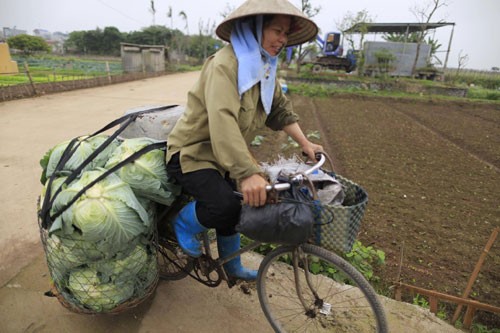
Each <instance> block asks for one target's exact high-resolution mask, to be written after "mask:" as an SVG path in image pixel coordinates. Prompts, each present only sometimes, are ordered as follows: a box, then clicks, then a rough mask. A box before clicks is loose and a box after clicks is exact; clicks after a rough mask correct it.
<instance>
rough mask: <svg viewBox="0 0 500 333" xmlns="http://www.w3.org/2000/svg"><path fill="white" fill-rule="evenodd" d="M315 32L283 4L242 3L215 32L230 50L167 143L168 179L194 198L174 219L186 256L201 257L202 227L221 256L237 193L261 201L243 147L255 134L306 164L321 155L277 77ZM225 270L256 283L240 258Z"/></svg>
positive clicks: (206, 76) (235, 215) (201, 82)
mask: <svg viewBox="0 0 500 333" xmlns="http://www.w3.org/2000/svg"><path fill="white" fill-rule="evenodd" d="M317 33H318V27H317V26H316V24H315V23H314V22H312V21H311V20H309V19H308V18H307V17H305V16H304V15H303V13H302V12H301V11H300V10H298V9H297V8H296V7H294V6H293V5H292V4H291V3H290V2H288V1H287V0H248V1H246V2H244V3H243V4H242V5H241V6H240V7H239V8H237V9H236V10H235V11H234V12H233V13H231V14H230V15H229V16H228V17H227V18H226V19H225V20H224V21H223V22H222V23H221V24H220V25H219V26H218V27H217V29H216V34H217V36H219V37H220V38H221V39H223V40H225V41H227V42H229V43H230V44H228V45H226V46H225V47H223V48H222V49H221V50H219V51H218V52H217V53H215V54H214V55H212V56H211V57H209V58H208V59H207V61H206V62H205V64H204V66H203V68H202V70H201V74H200V77H199V79H198V81H197V83H196V84H195V85H194V87H193V88H192V89H191V90H190V91H189V93H188V101H187V106H186V110H185V112H184V114H183V115H182V117H181V118H180V119H179V120H178V122H177V124H176V125H175V127H174V129H173V130H172V132H171V133H170V135H169V137H168V140H167V142H168V150H167V170H168V173H169V175H170V176H173V177H174V178H175V179H176V180H177V181H178V182H179V183H180V184H181V185H182V186H183V188H184V191H185V192H186V193H188V194H190V195H192V196H193V197H194V199H195V201H192V202H190V203H189V204H188V205H186V206H185V207H184V208H183V209H182V210H181V212H180V213H179V215H178V216H177V217H176V218H175V219H174V221H173V226H174V230H175V233H176V236H177V239H178V241H179V245H180V246H181V247H182V249H183V250H184V251H185V252H186V253H187V254H189V255H190V256H193V257H199V256H200V255H201V244H200V241H199V240H198V239H197V237H196V236H197V235H198V234H199V233H201V232H202V231H205V230H206V229H207V228H215V229H216V233H217V245H218V249H219V255H220V256H221V257H226V256H228V255H229V254H231V253H233V252H235V251H236V250H238V249H239V248H240V235H239V234H238V233H236V231H235V225H236V224H237V223H238V219H239V215H240V210H241V200H240V199H238V198H237V197H236V196H235V195H234V193H233V190H234V189H235V188H236V187H237V188H238V189H239V191H240V192H242V193H243V204H246V205H251V206H255V207H258V206H262V205H264V204H265V203H266V189H265V186H266V185H267V184H268V182H267V180H266V178H265V176H264V175H262V174H261V170H260V168H259V165H258V163H257V162H256V161H255V159H254V158H253V157H252V154H251V153H250V150H249V148H248V145H249V143H250V142H251V141H252V139H253V138H254V136H255V134H256V130H258V129H261V128H263V127H264V126H267V127H269V128H271V129H273V130H283V131H284V132H285V133H287V134H288V135H289V136H291V137H292V138H293V139H294V140H295V141H296V142H297V143H298V144H299V145H300V146H301V148H302V150H303V151H304V152H305V153H306V154H307V155H308V156H309V157H310V158H311V159H313V160H314V159H315V153H316V152H318V151H323V148H322V146H320V145H317V144H314V143H312V142H310V141H309V140H308V139H307V138H306V136H305V135H304V133H303V132H302V130H301V128H300V126H299V125H298V123H297V121H298V116H297V115H296V114H295V113H294V112H293V110H292V104H291V102H290V101H289V100H288V99H287V97H286V96H285V95H284V94H283V92H282V90H281V87H280V85H279V83H278V82H277V79H276V70H277V64H278V55H279V54H280V53H281V51H282V50H283V49H284V48H285V47H286V46H293V45H298V44H301V43H304V42H307V41H309V40H311V39H313V38H314V37H315V36H316V35H317ZM224 268H225V270H226V273H227V274H228V275H229V276H230V277H233V278H239V279H244V280H254V279H256V277H257V272H256V271H255V270H250V269H247V268H245V267H243V266H242V265H241V260H240V257H237V258H235V259H233V260H231V261H230V262H229V263H227V264H225V265H224Z"/></svg>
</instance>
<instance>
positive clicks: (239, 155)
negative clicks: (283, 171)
mask: <svg viewBox="0 0 500 333" xmlns="http://www.w3.org/2000/svg"><path fill="white" fill-rule="evenodd" d="M212 66H213V67H212V70H211V71H209V73H208V74H207V77H206V79H207V81H206V83H205V91H204V94H205V102H206V109H207V112H208V126H209V129H210V141H211V144H212V150H213V153H214V156H215V158H216V160H217V162H218V163H219V164H220V165H221V166H222V168H223V169H224V170H228V171H229V173H230V176H231V178H233V179H238V180H239V179H242V178H246V177H249V176H251V175H253V174H255V173H259V172H260V168H259V166H258V165H257V164H256V162H255V160H254V159H253V157H252V155H251V153H250V151H249V149H248V146H247V144H246V142H245V139H244V138H243V135H242V133H241V131H240V128H239V126H238V117H239V113H240V108H241V105H240V97H239V94H238V89H237V84H236V82H237V73H236V69H235V68H236V67H237V66H231V65H230V64H223V63H220V62H218V61H214V62H213V63H212Z"/></svg>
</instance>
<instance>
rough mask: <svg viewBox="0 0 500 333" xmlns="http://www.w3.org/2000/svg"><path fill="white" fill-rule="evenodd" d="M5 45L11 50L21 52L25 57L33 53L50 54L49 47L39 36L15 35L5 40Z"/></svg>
mask: <svg viewBox="0 0 500 333" xmlns="http://www.w3.org/2000/svg"><path fill="white" fill-rule="evenodd" d="M7 44H8V45H9V47H10V48H11V49H18V50H21V51H22V52H23V53H24V54H25V55H29V54H32V53H33V52H38V51H41V52H50V50H51V49H50V45H49V44H48V43H47V42H46V41H45V39H43V38H42V37H39V36H30V35H26V34H22V35H17V36H14V37H10V38H8V39H7Z"/></svg>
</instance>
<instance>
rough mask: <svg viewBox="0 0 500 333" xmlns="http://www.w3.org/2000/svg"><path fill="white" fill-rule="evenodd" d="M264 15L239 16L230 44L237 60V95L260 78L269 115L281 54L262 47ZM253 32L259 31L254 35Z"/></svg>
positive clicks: (263, 103) (262, 97) (263, 99)
mask: <svg viewBox="0 0 500 333" xmlns="http://www.w3.org/2000/svg"><path fill="white" fill-rule="evenodd" d="M262 20H263V17H262V15H258V16H256V19H255V24H256V27H255V30H254V27H253V23H254V21H253V19H240V20H237V21H236V22H235V23H234V26H233V30H232V32H231V44H232V45H233V49H234V53H235V54H236V58H237V59H238V94H239V95H240V98H241V96H242V95H243V94H244V93H245V92H246V91H248V90H249V89H250V88H252V87H253V86H254V85H255V84H257V83H258V82H259V81H260V99H261V101H262V105H263V106H264V111H265V112H266V114H269V113H270V112H271V106H272V103H273V96H274V89H275V85H276V70H277V65H278V56H274V57H273V56H271V55H270V54H269V53H268V52H267V51H266V50H264V49H263V48H262V45H261V44H262ZM254 31H255V32H256V34H257V39H256V38H255V35H254Z"/></svg>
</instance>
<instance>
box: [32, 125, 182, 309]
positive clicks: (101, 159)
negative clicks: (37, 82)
mask: <svg viewBox="0 0 500 333" xmlns="http://www.w3.org/2000/svg"><path fill="white" fill-rule="evenodd" d="M134 116H135V115H127V116H125V117H122V118H120V119H118V120H116V121H114V122H112V123H110V124H111V125H109V124H108V125H107V126H105V127H104V128H103V129H102V130H100V131H98V132H96V133H94V134H92V135H89V136H80V137H76V138H74V139H72V140H68V141H65V142H62V143H60V144H58V145H56V146H55V147H53V148H52V149H50V150H49V151H48V152H47V153H46V154H45V156H44V157H43V158H42V160H41V161H40V164H41V166H42V176H41V181H42V184H43V185H44V186H43V189H42V194H41V196H40V200H39V206H38V222H39V229H40V235H41V239H42V244H43V247H44V250H45V255H46V259H47V265H48V269H49V273H50V277H51V285H52V289H51V292H50V294H52V295H54V296H57V298H58V300H59V301H60V302H61V304H62V305H64V306H65V307H67V308H69V309H70V310H72V311H74V312H78V313H89V314H96V313H117V312H121V311H124V310H126V309H129V308H131V307H134V306H136V305H138V304H140V303H141V302H143V301H144V300H146V299H147V298H148V297H150V296H151V295H152V294H153V292H154V290H155V289H156V285H157V283H158V276H159V273H158V264H157V262H158V261H157V251H156V238H157V229H156V222H157V221H156V219H157V217H158V215H159V214H158V212H159V211H161V210H165V209H168V207H169V206H170V205H172V203H173V202H174V201H175V199H176V198H177V196H178V195H179V192H180V189H179V188H178V187H177V186H176V185H174V184H172V183H170V182H169V180H168V176H167V173H166V168H165V149H166V144H165V142H162V141H158V140H154V139H150V138H147V137H141V138H126V139H122V138H119V137H118V135H119V133H120V132H121V131H122V130H123V129H124V128H125V127H126V125H127V124H129V123H130V122H132V121H133V118H134ZM117 124H120V125H122V126H121V127H120V129H118V130H117V131H116V132H115V133H114V134H112V135H107V134H103V133H102V132H104V131H106V130H107V129H109V128H110V127H112V126H114V125H117Z"/></svg>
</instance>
